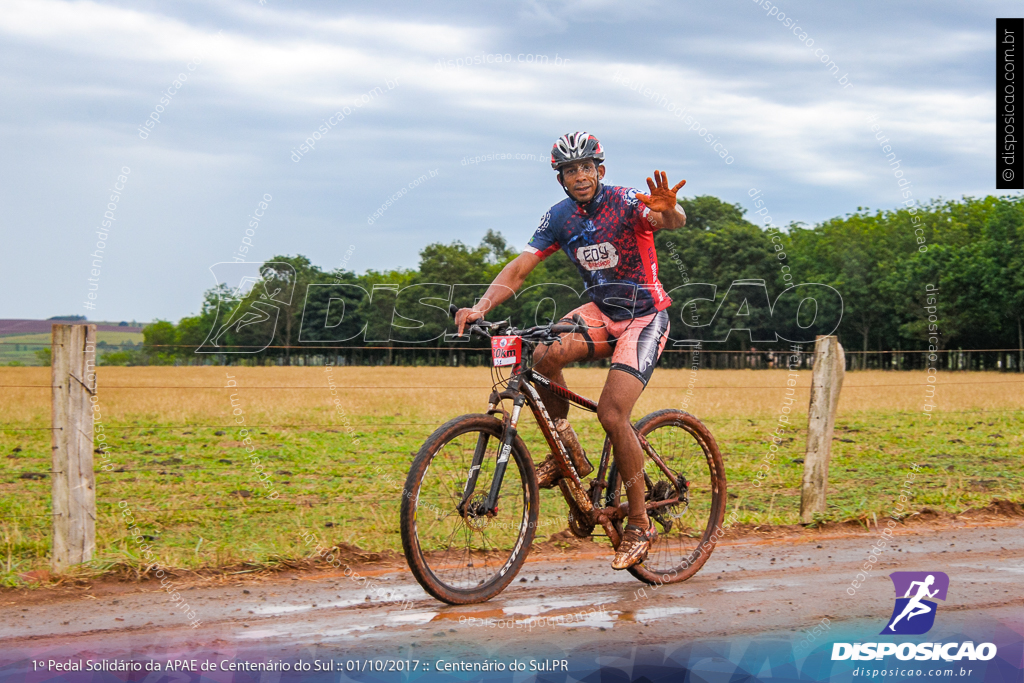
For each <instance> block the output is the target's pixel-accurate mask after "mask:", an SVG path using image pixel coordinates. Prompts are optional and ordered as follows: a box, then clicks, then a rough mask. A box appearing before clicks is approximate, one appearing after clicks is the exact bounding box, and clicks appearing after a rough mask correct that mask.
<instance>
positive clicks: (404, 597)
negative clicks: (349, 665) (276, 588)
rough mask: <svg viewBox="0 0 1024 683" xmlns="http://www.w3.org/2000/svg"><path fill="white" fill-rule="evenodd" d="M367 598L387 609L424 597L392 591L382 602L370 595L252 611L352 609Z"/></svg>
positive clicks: (286, 612) (256, 612)
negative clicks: (389, 596) (388, 597)
mask: <svg viewBox="0 0 1024 683" xmlns="http://www.w3.org/2000/svg"><path fill="white" fill-rule="evenodd" d="M367 597H369V598H370V601H369V602H370V604H372V605H374V606H375V607H387V606H388V605H391V604H394V605H401V603H402V602H403V601H410V600H413V599H416V598H419V597H422V595H421V594H417V593H416V592H415V591H392V592H391V598H390V599H389V600H381V599H380V598H375V596H373V595H370V594H369V593H368V594H366V595H364V596H362V597H360V598H346V599H344V600H334V601H333V602H318V603H317V605H316V607H313V605H312V603H310V604H308V605H265V606H260V607H254V608H253V610H252V611H253V613H254V614H261V615H278V614H291V613H293V612H303V611H306V610H312V609H326V608H328V607H352V606H353V605H362V604H364V603H366V602H367V600H366V598H367Z"/></svg>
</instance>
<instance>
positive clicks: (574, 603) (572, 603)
mask: <svg viewBox="0 0 1024 683" xmlns="http://www.w3.org/2000/svg"><path fill="white" fill-rule="evenodd" d="M617 600H618V598H617V597H616V596H614V595H592V596H588V597H586V598H584V599H580V598H577V599H575V600H546V599H543V598H542V599H541V600H540V601H539V602H538V601H535V600H530V601H525V600H522V601H518V602H509V603H507V604H506V606H505V607H504V608H503V609H502V612H504V613H505V614H507V615H516V614H522V615H525V616H537V615H540V614H543V613H545V612H552V611H554V610H556V609H568V608H572V607H584V608H586V609H590V608H591V607H594V608H596V607H597V606H598V605H602V604H607V603H610V602H616V601H617ZM584 611H586V610H584Z"/></svg>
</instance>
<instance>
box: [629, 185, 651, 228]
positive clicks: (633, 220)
mask: <svg viewBox="0 0 1024 683" xmlns="http://www.w3.org/2000/svg"><path fill="white" fill-rule="evenodd" d="M637 192H640V190H638V189H636V188H635V187H631V188H629V189H628V190H626V197H625V199H626V207H627V209H626V216H627V218H628V219H629V221H630V224H631V225H632V226H633V227H634V228H636V229H637V230H643V231H646V232H650V231H652V230H656V229H657V227H658V226H656V225H655V224H654V222H653V220H652V218H651V210H650V209H648V208H647V205H646V204H644V203H643V202H642V201H640V200H639V199H637V198H636V193H637Z"/></svg>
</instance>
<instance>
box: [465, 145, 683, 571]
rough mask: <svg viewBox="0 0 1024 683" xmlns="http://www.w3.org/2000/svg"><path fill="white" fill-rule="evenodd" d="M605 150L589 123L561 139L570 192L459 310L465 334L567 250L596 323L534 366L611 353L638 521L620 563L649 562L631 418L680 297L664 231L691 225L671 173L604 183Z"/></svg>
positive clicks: (548, 371)
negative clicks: (640, 184)
mask: <svg viewBox="0 0 1024 683" xmlns="http://www.w3.org/2000/svg"><path fill="white" fill-rule="evenodd" d="M603 162H604V149H603V148H602V147H601V143H600V142H599V141H598V139H597V138H596V137H594V136H593V135H590V134H589V133H586V132H576V133H569V134H566V135H563V136H562V137H560V138H558V140H556V141H555V144H554V146H553V147H552V148H551V167H552V168H553V169H554V170H555V171H557V172H558V175H557V180H558V183H559V184H560V185H561V186H562V189H563V190H564V191H565V193H566V194H567V195H568V196H569V198H568V199H565V200H563V201H561V202H559V203H558V204H556V205H554V206H553V207H551V209H550V210H548V212H547V213H546V214H544V216H543V218H541V222H540V227H539V228H537V231H536V232H535V233H534V235H533V238H531V239H530V241H529V243H528V244H527V246H526V249H525V250H524V251H523V253H521V254H520V255H519V256H517V257H516V258H515V259H513V260H512V261H511V262H509V264H508V265H506V266H505V268H504V269H503V270H502V271H501V273H499V274H498V276H497V277H496V278H495V279H494V282H492V283H491V285H490V287H488V289H487V291H486V292H485V293H484V296H483V298H481V300H480V301H479V302H478V303H477V304H476V305H474V306H473V307H472V308H463V309H460V310H459V311H458V313H457V314H456V316H455V322H456V324H457V325H458V331H459V334H462V333H463V329H464V328H465V326H466V324H467V323H471V322H473V321H475V320H479V319H481V318H483V317H484V315H485V314H486V313H487V311H489V310H490V309H491V308H493V307H495V306H498V305H500V304H502V303H503V302H505V301H506V300H508V299H509V297H511V296H512V294H513V292H515V291H516V290H517V289H519V287H520V286H521V285H522V284H523V282H524V281H525V280H526V277H527V275H529V274H530V272H531V271H532V270H533V269H534V268H535V267H536V266H537V264H538V263H540V262H541V261H543V260H544V259H545V258H547V257H548V256H550V255H551V254H553V253H554V252H555V251H557V250H558V249H562V250H563V251H564V252H565V254H566V255H567V256H568V257H569V260H570V261H572V262H573V264H574V265H575V266H576V268H577V270H579V273H580V276H581V277H582V278H583V282H584V283H585V285H586V288H587V289H586V291H587V294H588V295H589V297H590V300H591V301H590V302H588V303H586V304H584V305H583V306H580V307H579V308H577V309H576V310H574V311H572V312H571V313H569V315H568V316H566V318H565V319H566V320H570V319H571V318H572V316H573V314H576V313H578V314H580V315H581V316H582V317H583V319H584V320H585V321H586V322H587V324H588V325H589V326H590V330H589V331H588V332H584V333H582V334H572V335H568V334H566V335H562V339H561V343H559V344H552V345H550V346H546V347H542V348H541V349H538V351H537V354H536V356H535V359H534V360H535V363H534V367H535V368H536V370H537V371H538V372H540V373H541V374H543V375H544V376H546V377H548V378H549V379H552V380H554V381H556V382H558V383H560V384H563V385H564V384H565V380H564V378H563V377H562V368H564V367H565V366H566V365H568V364H569V363H573V362H576V361H585V360H591V359H594V358H609V357H610V358H611V360H612V363H611V370H610V371H609V372H608V379H607V381H606V382H605V385H604V389H603V391H602V392H601V398H600V400H599V401H598V409H597V417H598V419H599V420H600V422H601V425H602V426H603V427H604V429H605V431H606V432H607V433H608V437H609V438H610V439H611V442H612V446H613V453H614V457H615V464H616V467H617V469H618V471H619V473H620V474H621V476H622V481H623V483H624V485H625V488H626V497H627V500H628V501H629V520H628V524H627V525H626V528H625V532H624V533H623V537H622V543H621V544H620V545H619V548H618V550H617V552H616V554H615V559H614V560H613V561H612V568H613V569H626V568H628V567H632V566H633V565H635V564H637V563H639V562H642V561H643V560H644V559H645V558H646V556H647V551H648V549H649V548H650V546H651V544H652V543H653V542H654V541H655V539H656V538H657V531H656V530H655V528H654V524H653V523H652V522H651V520H650V519H649V518H648V516H647V511H646V506H645V501H644V495H645V485H644V480H643V450H642V449H641V447H640V442H639V441H638V440H637V438H636V434H634V432H633V429H632V426H631V425H630V421H629V416H630V413H631V412H632V410H633V404H634V403H636V400H637V399H638V398H639V397H640V394H641V393H642V392H643V390H644V388H645V387H646V386H647V382H648V380H650V378H651V374H652V373H653V372H654V366H655V364H656V363H657V362H658V358H659V357H660V356H661V352H662V350H663V349H664V348H665V341H666V340H667V339H668V329H669V321H668V312H667V310H666V309H667V308H668V307H669V305H670V304H671V303H672V302H671V300H670V299H669V297H668V295H667V294H666V293H665V290H664V288H663V287H662V286H661V283H660V282H659V281H658V258H657V255H656V254H655V251H654V235H653V233H654V231H656V230H661V229H667V230H674V229H676V228H679V227H681V226H683V225H685V224H686V214H685V213H683V211H682V209H681V208H680V207H679V205H678V204H677V202H676V192H678V191H679V188H681V187H682V186H683V185H685V184H686V181H685V180H683V181H681V182H679V183H678V184H676V185H675V186H674V187H671V188H670V187H669V185H668V179H667V177H666V175H665V173H663V172H659V171H655V172H654V179H653V180H652V179H651V178H648V179H647V186H648V187H649V188H650V190H649V191H650V194H641V193H640V192H638V191H637V190H634V189H630V188H625V187H615V186H611V185H602V184H601V180H602V179H603V178H604V175H605V167H604V163H603ZM537 389H538V391H540V392H542V394H543V399H544V402H545V403H546V404H547V406H548V411H549V414H550V416H551V419H552V420H557V419H558V418H564V417H566V415H567V414H568V412H569V404H568V403H567V402H566V401H564V400H563V399H561V398H559V397H557V396H555V395H553V394H551V392H548V391H545V390H544V388H543V387H537Z"/></svg>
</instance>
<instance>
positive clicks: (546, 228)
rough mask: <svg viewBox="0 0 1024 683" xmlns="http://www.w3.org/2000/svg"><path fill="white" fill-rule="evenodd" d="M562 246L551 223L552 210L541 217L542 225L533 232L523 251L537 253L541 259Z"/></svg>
mask: <svg viewBox="0 0 1024 683" xmlns="http://www.w3.org/2000/svg"><path fill="white" fill-rule="evenodd" d="M560 248H561V245H560V244H559V243H558V239H557V237H556V236H555V230H554V227H553V226H552V225H551V212H550V211H548V212H547V213H546V214H544V216H543V217H542V218H541V219H540V226H539V227H538V228H537V231H536V232H535V233H533V237H531V238H530V241H529V242H527V243H526V248H525V249H523V251H526V252H529V253H531V254H536V255H537V256H538V257H539V258H540V260H541V261H543V260H544V259H546V258H547V257H548V256H551V254H553V253H555V252H556V251H558V250H559V249H560Z"/></svg>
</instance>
